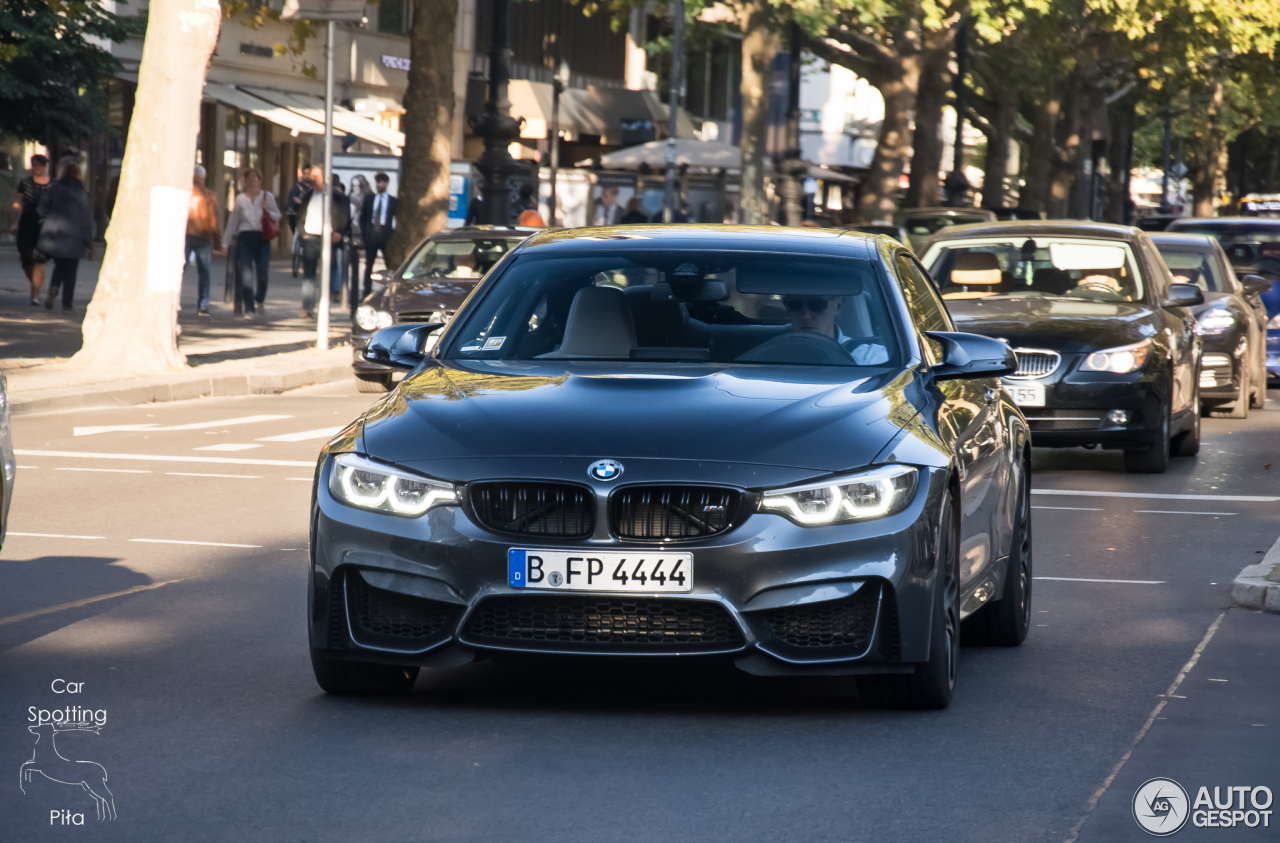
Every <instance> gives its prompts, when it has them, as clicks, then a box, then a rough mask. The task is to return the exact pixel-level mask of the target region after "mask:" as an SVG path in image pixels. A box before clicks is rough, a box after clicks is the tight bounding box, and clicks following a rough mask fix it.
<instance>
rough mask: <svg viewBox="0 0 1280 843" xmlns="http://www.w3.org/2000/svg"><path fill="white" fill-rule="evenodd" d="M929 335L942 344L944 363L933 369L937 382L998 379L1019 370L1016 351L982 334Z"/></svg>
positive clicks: (948, 332) (946, 333) (944, 333)
mask: <svg viewBox="0 0 1280 843" xmlns="http://www.w3.org/2000/svg"><path fill="white" fill-rule="evenodd" d="M925 336H927V337H929V338H930V339H934V340H937V341H938V342H940V343H942V363H941V364H940V365H937V366H934V367H933V377H934V380H940V381H942V380H957V379H960V378H998V377H1001V376H1003V375H1012V374H1013V373H1014V372H1016V371H1018V358H1017V356H1016V355H1015V354H1014V353H1013V349H1012V348H1010V347H1009V346H1007V345H1005V344H1004V343H1002V342H1000V340H993V339H991V337H984V336H981V335H980V334H962V333H958V332H954V331H930V332H928V333H927V334H925Z"/></svg>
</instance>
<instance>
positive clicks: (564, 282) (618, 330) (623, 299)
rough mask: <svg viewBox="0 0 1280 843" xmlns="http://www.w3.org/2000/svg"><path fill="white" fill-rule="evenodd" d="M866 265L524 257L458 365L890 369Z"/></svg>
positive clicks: (880, 291)
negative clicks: (549, 362)
mask: <svg viewBox="0 0 1280 843" xmlns="http://www.w3.org/2000/svg"><path fill="white" fill-rule="evenodd" d="M895 313H896V310H894V309H892V308H891V307H890V306H889V305H888V304H887V301H886V297H885V289H884V284H883V282H882V281H881V280H880V276H879V275H878V273H877V272H876V269H875V265H874V264H872V263H871V262H869V261H865V260H857V259H850V258H827V257H811V256H808V255H780V254H761V253H756V252H718V251H692V250H689V251H685V250H664V251H657V250H654V249H647V250H641V249H632V250H628V251H626V252H620V251H617V250H615V251H610V252H603V251H602V252H595V251H592V252H575V253H572V254H571V255H564V254H537V253H533V254H525V255H523V256H521V257H519V258H518V259H517V260H516V262H515V263H514V264H512V265H511V267H510V268H509V269H508V270H506V271H505V272H504V273H503V274H502V277H501V278H499V279H497V281H496V282H495V284H494V286H492V287H491V288H490V289H489V290H488V292H487V295H485V296H484V298H483V300H482V301H481V303H480V305H479V306H478V307H477V308H476V309H475V310H473V311H471V313H470V314H469V315H468V317H467V319H466V322H465V323H464V324H462V325H461V326H460V328H459V330H458V331H457V333H456V334H453V337H454V339H453V341H452V342H451V343H450V346H449V348H448V350H447V351H446V353H445V356H446V357H448V358H451V359H458V360H535V359H541V358H547V359H576V360H627V361H670V362H709V363H735V364H743V363H759V364H783V365H807V366H896V365H899V361H900V359H901V355H900V351H899V349H900V345H899V342H898V339H897V337H898V333H897V330H896V328H895V325H896V322H895V321H894V317H893V316H891V315H890V314H895Z"/></svg>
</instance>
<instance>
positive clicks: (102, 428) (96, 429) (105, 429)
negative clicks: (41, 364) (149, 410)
mask: <svg viewBox="0 0 1280 843" xmlns="http://www.w3.org/2000/svg"><path fill="white" fill-rule="evenodd" d="M291 418H293V416H241V417H239V418H235V419H222V420H221V421H208V422H193V423H192V424H167V425H161V424H159V423H158V422H152V423H150V424H103V425H92V426H89V427H77V428H75V429H73V430H72V435H73V436H92V435H94V434H95V433H115V432H118V431H120V432H127V431H132V430H146V431H152V430H156V431H160V430H203V429H205V428H209V427H229V426H231V425H233V424H254V423H255V422H267V421H280V420H281V419H291Z"/></svg>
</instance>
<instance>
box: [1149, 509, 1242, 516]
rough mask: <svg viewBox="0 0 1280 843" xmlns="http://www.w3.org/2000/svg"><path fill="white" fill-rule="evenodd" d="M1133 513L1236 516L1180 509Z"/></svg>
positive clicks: (1232, 513) (1227, 513) (1229, 513)
mask: <svg viewBox="0 0 1280 843" xmlns="http://www.w3.org/2000/svg"><path fill="white" fill-rule="evenodd" d="M1134 512H1142V513H1147V514H1149V515H1237V514H1238V513H1235V512H1187V511H1186V510H1182V509H1135V510H1134Z"/></svg>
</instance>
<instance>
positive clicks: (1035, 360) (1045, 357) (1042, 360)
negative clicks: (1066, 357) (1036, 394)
mask: <svg viewBox="0 0 1280 843" xmlns="http://www.w3.org/2000/svg"><path fill="white" fill-rule="evenodd" d="M1013 353H1014V355H1015V356H1016V357H1017V358H1018V371H1016V372H1014V373H1013V374H1012V375H1009V377H1011V378H1020V379H1022V380H1032V379H1035V378H1047V377H1048V376H1049V375H1052V374H1053V373H1054V372H1056V371H1058V366H1060V365H1061V364H1062V355H1060V354H1058V352H1056V351H1043V350H1041V349H1037V348H1015V349H1014V350H1013Z"/></svg>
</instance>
